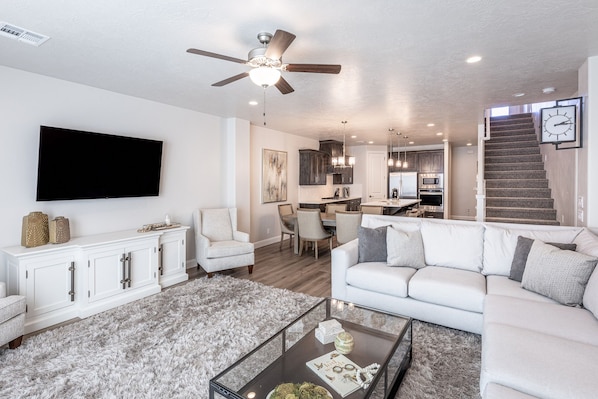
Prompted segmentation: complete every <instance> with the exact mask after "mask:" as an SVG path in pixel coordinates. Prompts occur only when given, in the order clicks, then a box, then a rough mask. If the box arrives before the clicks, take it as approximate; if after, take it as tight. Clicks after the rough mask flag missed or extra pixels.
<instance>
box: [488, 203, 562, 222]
mask: <svg viewBox="0 0 598 399" xmlns="http://www.w3.org/2000/svg"><path fill="white" fill-rule="evenodd" d="M486 217H487V218H493V217H499V218H511V219H536V220H554V221H556V210H555V209H543V208H501V207H490V206H487V207H486Z"/></svg>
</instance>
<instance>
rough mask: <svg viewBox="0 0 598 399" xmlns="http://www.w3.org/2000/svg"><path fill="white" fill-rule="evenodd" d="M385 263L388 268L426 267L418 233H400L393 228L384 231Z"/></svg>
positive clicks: (420, 237) (420, 236)
mask: <svg viewBox="0 0 598 399" xmlns="http://www.w3.org/2000/svg"><path fill="white" fill-rule="evenodd" d="M386 251H387V258H386V263H387V264H388V265H389V266H409V267H413V268H416V269H421V268H422V267H424V266H426V262H425V260H424V245H423V243H422V235H421V233H420V232H419V231H402V230H397V229H395V228H393V227H389V228H388V229H387V230H386Z"/></svg>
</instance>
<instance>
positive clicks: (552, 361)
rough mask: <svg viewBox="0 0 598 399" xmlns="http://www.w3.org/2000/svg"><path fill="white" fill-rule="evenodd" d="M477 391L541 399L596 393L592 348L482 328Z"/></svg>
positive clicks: (501, 327)
mask: <svg viewBox="0 0 598 399" xmlns="http://www.w3.org/2000/svg"><path fill="white" fill-rule="evenodd" d="M483 337H484V339H483V341H482V367H481V374H480V390H481V391H482V392H483V391H484V390H485V387H486V385H487V384H489V383H492V382H493V383H496V384H500V385H504V386H508V387H510V388H512V389H515V390H518V391H521V392H525V393H526V394H528V395H533V396H537V397H541V398H575V399H590V398H592V399H593V398H595V397H596V392H598V379H596V375H598V362H596V359H598V347H597V346H594V345H588V344H583V343H580V342H576V341H572V340H569V339H564V338H559V337H555V336H552V335H548V334H543V333H539V332H536V331H531V330H527V329H524V328H519V327H513V326H509V325H505V324H500V323H484V332H483Z"/></svg>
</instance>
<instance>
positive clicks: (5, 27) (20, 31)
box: [0, 22, 50, 47]
mask: <svg viewBox="0 0 598 399" xmlns="http://www.w3.org/2000/svg"><path fill="white" fill-rule="evenodd" d="M0 36H5V37H9V38H11V39H15V40H18V41H21V42H23V43H27V44H31V45H33V46H36V47H37V46H40V45H41V44H43V43H44V42H45V41H46V40H48V39H49V38H50V37H49V36H46V35H42V34H40V33H35V32H32V31H30V30H27V29H24V28H19V27H18V26H15V25H12V24H8V23H6V22H0Z"/></svg>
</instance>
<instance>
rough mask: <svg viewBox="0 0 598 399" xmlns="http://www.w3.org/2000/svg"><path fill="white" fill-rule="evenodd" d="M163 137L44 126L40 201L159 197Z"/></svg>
mask: <svg viewBox="0 0 598 399" xmlns="http://www.w3.org/2000/svg"><path fill="white" fill-rule="evenodd" d="M162 144H163V142H162V141H157V140H148V139H141V138H134V137H124V136H117V135H110V134H103V133H93V132H85V131H80V130H70V129H62V128H57V127H49V126H40V136H39V157H38V168H37V196H36V199H37V201H57V200H75V199H92V198H119V197H147V196H157V195H158V194H159V189H160V170H161V167H162Z"/></svg>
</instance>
